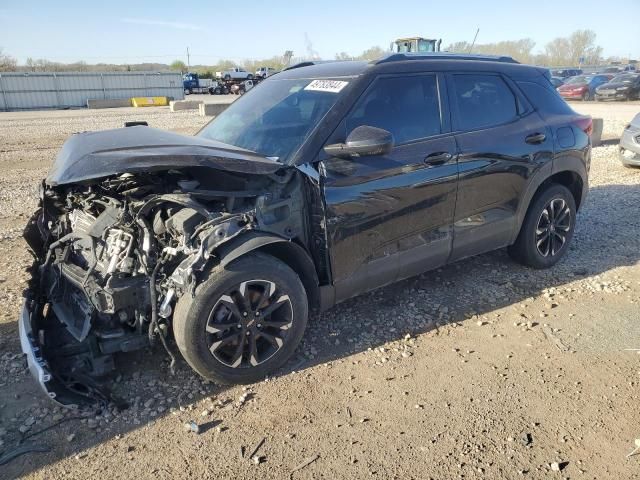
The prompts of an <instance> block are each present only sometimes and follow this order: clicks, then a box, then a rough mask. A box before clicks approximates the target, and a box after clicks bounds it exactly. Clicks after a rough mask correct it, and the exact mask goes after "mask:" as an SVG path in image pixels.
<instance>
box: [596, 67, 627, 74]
mask: <svg viewBox="0 0 640 480" xmlns="http://www.w3.org/2000/svg"><path fill="white" fill-rule="evenodd" d="M621 70H622V69H621V68H620V67H607V68H603V69H602V70H600V72H598V73H612V74H614V75H616V74H618V73H620V71H621Z"/></svg>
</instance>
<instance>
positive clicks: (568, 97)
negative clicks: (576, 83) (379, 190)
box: [560, 93, 583, 100]
mask: <svg viewBox="0 0 640 480" xmlns="http://www.w3.org/2000/svg"><path fill="white" fill-rule="evenodd" d="M582 95H583V93H576V94H572V93H560V96H561V97H562V98H564V99H565V100H582Z"/></svg>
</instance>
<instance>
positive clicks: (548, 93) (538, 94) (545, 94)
mask: <svg viewBox="0 0 640 480" xmlns="http://www.w3.org/2000/svg"><path fill="white" fill-rule="evenodd" d="M518 86H519V87H520V88H521V89H522V92H523V93H524V94H525V96H526V97H527V98H528V99H529V101H530V102H531V103H532V104H533V105H534V106H535V107H536V109H537V110H538V111H539V112H540V113H541V114H542V115H543V116H545V115H566V114H574V113H575V112H574V111H573V110H572V109H571V107H570V106H569V105H568V104H567V102H565V101H564V99H563V98H562V97H561V96H560V94H559V93H558V92H557V91H556V89H555V88H553V86H552V85H551V84H549V86H548V87H547V86H543V85H540V84H539V83H535V82H525V81H520V82H518Z"/></svg>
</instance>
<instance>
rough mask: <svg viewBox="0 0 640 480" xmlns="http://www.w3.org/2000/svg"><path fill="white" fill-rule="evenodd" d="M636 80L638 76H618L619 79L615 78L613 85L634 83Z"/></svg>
mask: <svg viewBox="0 0 640 480" xmlns="http://www.w3.org/2000/svg"><path fill="white" fill-rule="evenodd" d="M636 78H637V75H633V74H631V73H627V74H626V75H618V76H617V77H613V80H611V83H630V82H633V81H634V80H635V79H636Z"/></svg>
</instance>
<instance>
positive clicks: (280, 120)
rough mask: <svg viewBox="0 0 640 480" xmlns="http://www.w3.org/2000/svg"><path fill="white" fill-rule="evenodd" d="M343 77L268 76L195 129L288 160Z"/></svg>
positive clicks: (329, 103)
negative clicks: (204, 124) (269, 77)
mask: <svg viewBox="0 0 640 480" xmlns="http://www.w3.org/2000/svg"><path fill="white" fill-rule="evenodd" d="M348 83H349V82H348V81H347V80H344V79H341V80H330V79H325V80H313V79H308V78H307V79H287V80H278V79H276V78H275V77H271V79H270V80H268V81H265V82H264V83H262V84H260V85H258V86H257V87H256V88H254V89H252V91H251V92H249V93H248V94H247V95H245V96H243V97H242V98H241V99H240V100H238V101H236V102H234V103H232V104H231V105H230V106H229V108H227V109H226V110H225V111H224V112H223V113H222V114H220V115H219V116H218V117H217V118H216V119H215V120H213V121H212V122H211V123H210V124H209V125H207V126H206V127H205V128H204V129H203V130H202V131H200V133H198V135H199V136H203V137H205V138H209V139H211V140H217V141H219V142H223V143H227V144H230V145H235V146H237V147H241V148H244V149H247V150H251V151H254V152H256V153H259V154H261V155H264V156H266V157H277V159H278V160H279V161H281V162H283V163H287V161H288V160H289V158H290V157H291V156H293V154H294V153H295V152H296V151H297V150H298V149H299V148H300V147H301V146H302V144H303V142H304V141H305V140H306V139H307V137H308V136H309V134H310V133H311V131H312V130H313V128H314V127H315V126H316V125H317V124H318V122H320V120H322V118H323V117H324V116H325V115H326V113H327V112H328V111H329V110H330V109H331V107H332V106H333V105H334V104H335V103H336V100H337V99H338V97H339V96H340V94H341V92H342V91H343V89H344V87H346V86H347V85H348Z"/></svg>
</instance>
